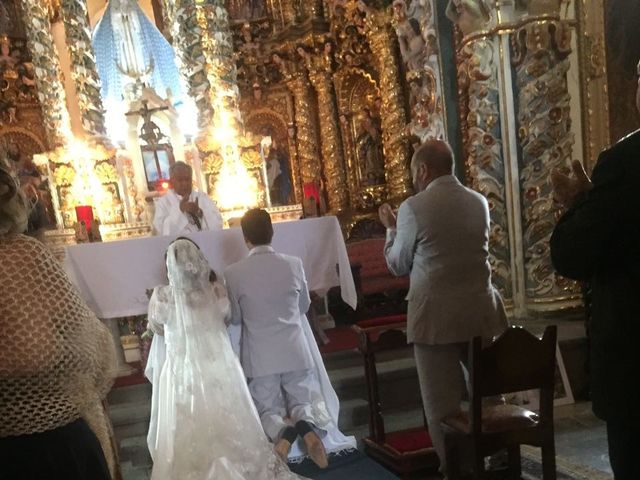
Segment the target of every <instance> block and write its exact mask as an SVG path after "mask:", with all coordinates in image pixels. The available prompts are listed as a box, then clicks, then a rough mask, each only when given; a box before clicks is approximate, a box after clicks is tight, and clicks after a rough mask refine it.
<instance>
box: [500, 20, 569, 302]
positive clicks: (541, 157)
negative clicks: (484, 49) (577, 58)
mask: <svg viewBox="0 0 640 480" xmlns="http://www.w3.org/2000/svg"><path fill="white" fill-rule="evenodd" d="M511 39H512V46H513V52H514V55H513V59H512V60H513V64H514V66H515V70H516V95H517V100H516V108H517V120H518V137H519V138H518V141H519V144H520V148H521V150H522V154H521V158H520V161H519V181H520V191H521V205H522V206H521V208H522V211H521V216H522V224H523V225H522V230H523V238H522V242H523V245H522V248H523V251H524V261H525V279H524V280H525V295H526V301H527V302H528V303H532V302H536V303H540V302H544V301H553V300H556V299H561V298H562V297H563V296H569V295H571V294H572V293H575V291H576V290H575V285H574V284H573V283H572V282H569V281H567V280H566V279H563V278H561V277H558V276H556V274H555V272H554V270H553V267H552V265H551V260H550V257H549V238H550V236H551V233H552V231H553V228H554V226H555V223H556V219H557V217H558V207H557V205H555V204H554V201H553V189H552V186H551V182H550V176H549V173H550V172H551V171H553V170H554V169H555V168H560V167H564V166H566V165H568V164H569V163H570V161H571V159H572V149H573V145H574V136H573V134H572V133H571V107H570V100H571V99H570V96H569V90H568V86H567V72H568V70H569V66H570V65H569V59H568V56H569V53H570V52H571V27H570V26H569V24H568V23H567V22H565V21H562V20H559V19H545V20H536V21H531V22H527V23H524V24H523V25H522V26H521V27H520V28H519V29H517V30H516V31H515V32H514V33H513V34H512V36H511Z"/></svg>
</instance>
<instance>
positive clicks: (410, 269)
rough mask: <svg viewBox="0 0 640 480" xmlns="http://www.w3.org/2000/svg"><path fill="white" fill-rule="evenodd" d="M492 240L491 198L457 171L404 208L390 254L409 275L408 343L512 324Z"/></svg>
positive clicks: (391, 234)
mask: <svg viewBox="0 0 640 480" xmlns="http://www.w3.org/2000/svg"><path fill="white" fill-rule="evenodd" d="M488 237H489V207H488V205H487V200H486V199H485V198H484V197H483V196H482V195H480V194H479V193H477V192H474V191H473V190H470V189H468V188H466V187H464V186H463V185H462V184H461V183H460V182H459V181H458V180H457V179H456V178H455V177H454V176H453V175H446V176H443V177H439V178H437V179H435V180H434V181H432V182H431V183H430V184H429V185H428V186H427V188H426V189H425V190H424V191H422V192H420V193H418V194H416V195H414V196H412V197H410V198H408V199H407V200H405V201H404V202H403V203H402V205H400V209H399V210H398V221H397V227H396V229H390V230H388V232H387V242H386V245H385V251H384V253H385V257H386V259H387V265H388V266H389V270H391V272H392V273H393V274H395V275H407V274H409V273H410V274H411V276H410V287H409V294H408V296H407V299H408V301H409V307H408V318H407V337H408V340H409V342H414V343H422V344H427V345H437V344H447V343H457V342H467V341H469V340H470V339H471V338H473V337H474V336H478V335H479V336H482V337H484V338H491V337H493V336H494V335H498V334H500V333H501V332H502V331H503V330H504V329H505V328H506V327H507V319H506V314H505V311H504V306H503V304H502V299H501V298H500V295H499V293H498V292H497V290H495V289H494V288H493V286H492V285H491V267H490V265H489V238H488Z"/></svg>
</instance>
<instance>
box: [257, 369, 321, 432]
mask: <svg viewBox="0 0 640 480" xmlns="http://www.w3.org/2000/svg"><path fill="white" fill-rule="evenodd" d="M317 388H318V382H317V381H316V379H315V376H314V375H313V372H312V371H311V370H296V371H294V372H287V373H280V374H275V375H266V376H263V377H256V378H252V379H251V380H249V391H250V392H251V396H252V397H253V401H254V403H255V404H256V408H257V410H258V414H259V415H260V421H261V422H262V428H264V431H265V433H266V434H267V436H268V437H269V438H270V439H271V441H272V442H274V443H275V442H276V441H278V439H279V438H280V435H281V434H282V431H283V430H284V429H285V427H288V426H291V425H295V424H296V422H298V421H300V420H305V421H307V422H309V423H311V424H315V422H314V418H313V410H312V392H313V391H314V390H317Z"/></svg>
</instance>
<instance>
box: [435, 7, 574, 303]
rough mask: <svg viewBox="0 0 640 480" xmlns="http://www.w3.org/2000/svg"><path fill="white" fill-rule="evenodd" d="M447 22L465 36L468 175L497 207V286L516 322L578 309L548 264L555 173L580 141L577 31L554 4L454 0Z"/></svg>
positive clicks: (493, 243) (462, 70) (461, 55)
mask: <svg viewBox="0 0 640 480" xmlns="http://www.w3.org/2000/svg"><path fill="white" fill-rule="evenodd" d="M447 16H448V17H449V18H450V19H451V20H452V21H454V22H455V23H456V24H457V27H458V33H459V34H460V38H459V41H458V42H457V68H458V86H459V92H458V93H459V97H460V105H461V106H460V108H461V111H460V122H461V130H462V132H463V142H464V147H465V148H464V149H465V155H466V157H465V167H466V168H465V171H466V177H467V183H468V184H469V185H470V186H471V187H472V188H474V189H476V190H478V191H479V192H481V193H483V194H484V195H485V196H486V197H487V199H488V202H489V208H490V214H491V234H490V235H491V236H490V261H491V265H492V270H493V280H494V283H495V284H496V286H498V287H499V289H500V291H501V293H502V294H503V296H504V297H505V300H507V304H509V305H511V306H513V308H514V313H515V315H517V316H523V315H527V313H528V312H531V311H553V310H559V309H562V308H567V307H568V306H572V305H576V304H577V303H578V302H579V295H578V291H577V289H576V285H575V283H573V282H570V281H568V280H566V279H563V278H562V277H559V276H557V275H556V274H555V272H554V270H553V267H552V265H551V261H550V257H549V237H550V235H551V232H552V231H553V228H554V226H555V223H556V220H557V216H558V213H559V211H558V207H557V205H555V204H554V201H553V191H552V187H551V183H550V180H549V178H550V176H549V174H550V172H551V171H552V170H553V169H554V168H558V167H564V166H566V165H568V164H569V162H570V159H571V155H572V150H573V148H574V140H575V138H574V135H573V133H572V130H571V115H572V104H571V98H570V94H569V88H568V81H569V80H568V72H569V68H570V59H569V54H570V52H571V29H572V28H573V27H572V26H571V22H570V21H568V20H566V19H563V17H562V16H561V12H560V4H559V2H557V1H547V0H537V1H536V0H532V1H531V2H528V3H527V4H515V3H513V2H499V3H498V4H496V5H494V6H491V7H486V6H485V7H482V6H480V5H479V4H477V3H474V2H462V3H460V4H456V3H455V2H453V1H452V2H450V3H449V8H448V9H447ZM574 108H575V107H574ZM574 113H575V112H574ZM514 120H515V122H514Z"/></svg>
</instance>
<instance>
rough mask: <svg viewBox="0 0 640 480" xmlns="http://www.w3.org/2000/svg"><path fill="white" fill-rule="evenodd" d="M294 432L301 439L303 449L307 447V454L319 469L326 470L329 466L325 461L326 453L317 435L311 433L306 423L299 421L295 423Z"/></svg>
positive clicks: (326, 460) (310, 428)
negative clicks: (295, 431) (296, 432)
mask: <svg viewBox="0 0 640 480" xmlns="http://www.w3.org/2000/svg"><path fill="white" fill-rule="evenodd" d="M296 430H297V431H298V433H299V434H300V436H301V437H302V441H303V442H304V445H305V447H307V454H309V456H310V457H311V460H313V463H315V464H316V465H317V466H318V467H320V468H327V467H328V466H329V460H328V459H327V452H326V450H325V449H324V445H323V444H322V440H320V437H318V434H317V433H316V432H314V431H313V428H312V427H311V425H310V424H309V423H308V422H305V421H304V420H300V421H299V422H298V423H296Z"/></svg>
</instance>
